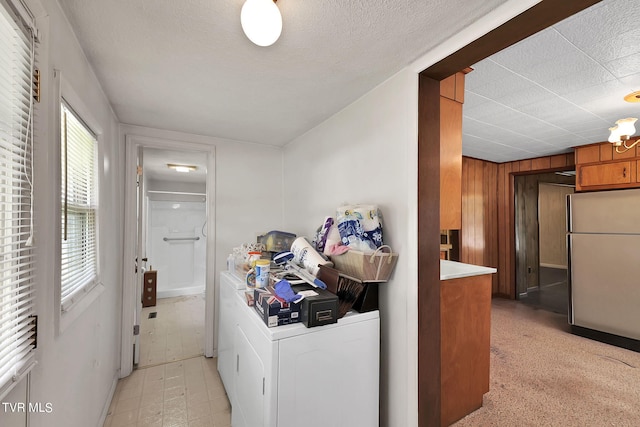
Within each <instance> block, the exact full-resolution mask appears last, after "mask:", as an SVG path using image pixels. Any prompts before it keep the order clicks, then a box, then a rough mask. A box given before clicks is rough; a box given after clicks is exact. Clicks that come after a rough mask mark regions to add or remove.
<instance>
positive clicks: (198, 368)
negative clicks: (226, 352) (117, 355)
mask: <svg viewBox="0 0 640 427" xmlns="http://www.w3.org/2000/svg"><path fill="white" fill-rule="evenodd" d="M216 364H217V359H215V358H213V359H208V358H205V357H203V356H198V357H194V358H191V359H186V360H182V361H178V362H170V363H167V364H163V365H157V366H152V367H147V368H139V369H136V370H135V371H134V372H133V373H132V374H131V375H130V376H128V377H127V378H123V379H121V380H120V381H119V382H118V386H117V388H116V392H115V394H114V396H113V400H112V401H111V406H110V407H109V412H108V415H107V419H106V421H105V423H104V427H128V426H140V427H142V426H143V427H205V426H206V427H228V426H230V425H231V407H230V405H229V400H228V399H227V395H226V393H225V391H224V387H223V386H222V381H221V380H220V376H219V375H218V371H217V368H216Z"/></svg>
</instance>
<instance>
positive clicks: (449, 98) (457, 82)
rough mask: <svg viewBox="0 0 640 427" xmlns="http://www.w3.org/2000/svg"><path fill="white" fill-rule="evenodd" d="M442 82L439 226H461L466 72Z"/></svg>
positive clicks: (446, 227)
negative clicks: (463, 114) (463, 105)
mask: <svg viewBox="0 0 640 427" xmlns="http://www.w3.org/2000/svg"><path fill="white" fill-rule="evenodd" d="M469 71H471V69H466V70H464V71H461V72H459V73H456V74H454V75H453V76H451V77H448V78H446V79H444V80H442V81H441V82H440V228H441V229H443V230H460V229H461V228H462V103H463V102H464V76H465V74H466V73H467V72H469Z"/></svg>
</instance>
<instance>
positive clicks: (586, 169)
mask: <svg viewBox="0 0 640 427" xmlns="http://www.w3.org/2000/svg"><path fill="white" fill-rule="evenodd" d="M635 167H636V165H634V164H633V162H607V163H598V164H593V165H582V166H580V168H579V169H578V173H577V175H578V180H579V181H580V186H581V187H593V186H601V185H616V184H630V183H632V182H636V177H635ZM632 175H633V179H632Z"/></svg>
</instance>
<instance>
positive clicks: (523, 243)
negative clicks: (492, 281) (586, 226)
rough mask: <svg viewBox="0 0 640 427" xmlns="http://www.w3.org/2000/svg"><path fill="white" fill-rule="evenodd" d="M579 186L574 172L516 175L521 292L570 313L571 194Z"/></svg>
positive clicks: (525, 298) (524, 296) (529, 299)
mask: <svg viewBox="0 0 640 427" xmlns="http://www.w3.org/2000/svg"><path fill="white" fill-rule="evenodd" d="M574 191H575V174H574V173H573V172H551V173H541V174H529V175H519V176H515V177H514V193H515V237H516V238H515V244H516V287H517V293H516V297H517V299H519V300H520V301H521V302H523V303H525V304H528V305H531V306H535V307H537V308H541V309H544V310H548V311H552V312H555V313H560V314H565V315H566V314H567V312H568V304H569V294H568V287H567V249H566V197H567V194H571V193H573V192H574Z"/></svg>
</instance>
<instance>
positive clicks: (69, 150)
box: [60, 102, 98, 311]
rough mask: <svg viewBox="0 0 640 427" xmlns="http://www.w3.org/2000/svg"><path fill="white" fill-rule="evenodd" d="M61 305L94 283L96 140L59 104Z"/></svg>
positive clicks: (95, 271)
mask: <svg viewBox="0 0 640 427" xmlns="http://www.w3.org/2000/svg"><path fill="white" fill-rule="evenodd" d="M60 111H61V114H60V116H61V126H60V128H61V141H62V147H61V168H62V173H61V177H62V179H61V183H62V185H61V188H62V191H61V208H62V215H61V218H62V228H61V230H62V239H61V243H62V244H61V246H62V247H61V260H60V262H61V308H62V311H66V310H68V309H69V307H71V305H73V303H74V302H76V301H77V300H78V299H79V298H80V297H82V295H84V294H85V293H86V292H87V291H89V290H91V289H92V288H93V286H95V285H96V284H97V276H98V262H97V260H98V256H97V255H98V251H97V233H96V230H97V208H98V201H97V191H96V171H97V167H96V160H97V156H96V151H97V140H96V138H95V136H94V135H93V133H92V132H91V131H90V130H89V128H88V127H87V126H86V125H85V124H84V122H82V120H81V119H80V118H79V117H78V116H77V115H76V114H75V113H74V112H73V110H71V108H69V106H68V105H67V104H66V103H65V102H62V104H61V109H60Z"/></svg>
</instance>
